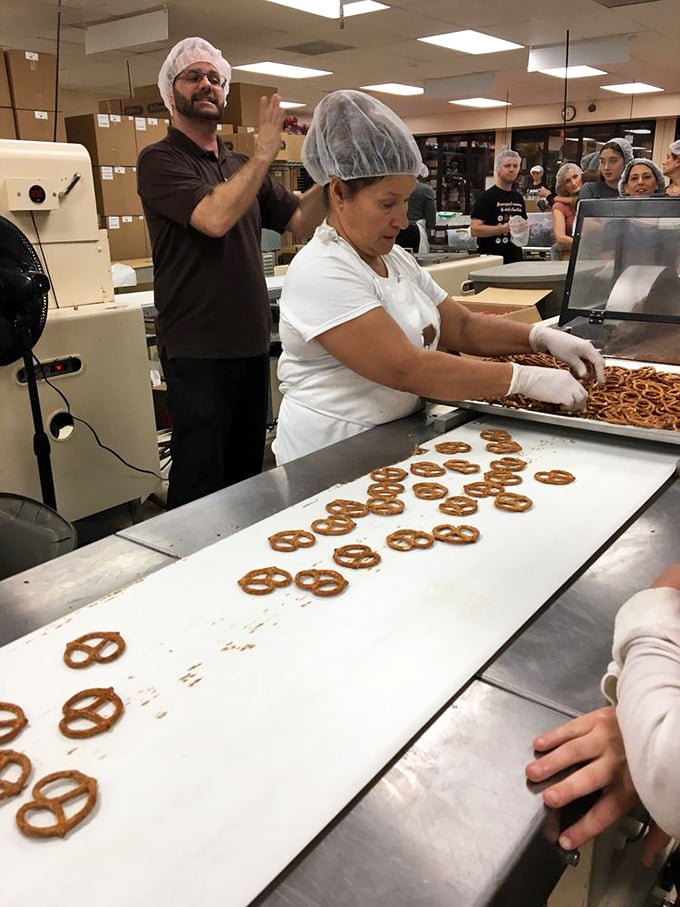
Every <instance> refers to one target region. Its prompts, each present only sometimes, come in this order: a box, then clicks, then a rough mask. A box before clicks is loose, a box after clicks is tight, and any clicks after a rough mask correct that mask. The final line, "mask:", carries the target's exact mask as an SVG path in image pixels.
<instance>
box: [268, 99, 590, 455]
mask: <svg viewBox="0 0 680 907" xmlns="http://www.w3.org/2000/svg"><path fill="white" fill-rule="evenodd" d="M513 154H514V152H513ZM302 161H303V164H304V166H305V168H306V169H307V171H308V172H309V174H310V175H311V177H312V178H313V179H314V180H315V181H316V182H318V183H321V184H323V185H324V187H325V191H326V193H327V196H328V200H329V202H328V207H329V213H328V217H327V220H326V222H325V223H323V224H322V225H321V226H320V227H319V228H318V229H317V231H316V233H315V234H314V237H313V239H312V240H311V241H310V242H309V243H307V245H306V246H305V247H304V248H303V249H302V250H301V251H300V252H298V254H297V255H296V256H295V258H294V259H293V261H292V263H291V265H290V267H289V269H288V273H287V275H286V280H285V283H284V287H283V292H282V295H281V300H280V321H279V331H280V336H281V342H282V346H283V352H282V354H281V357H280V359H279V380H280V382H281V391H282V393H283V401H282V403H281V409H280V411H279V420H278V428H277V436H276V440H275V443H274V445H273V449H274V452H275V454H276V459H277V462H278V463H279V464H281V463H286V462H288V461H289V460H292V459H295V458H296V457H301V456H304V455H305V454H308V453H311V452H313V451H315V450H318V449H319V448H321V447H325V446H327V445H329V444H333V443H335V442H336V441H340V440H342V439H344V438H348V437H350V436H352V435H355V434H358V433H359V432H361V431H364V430H365V429H367V428H371V427H373V426H375V425H381V424H383V423H385V422H390V421H392V420H395V419H400V418H402V417H403V416H407V415H409V414H410V413H413V412H415V411H416V410H417V409H418V408H419V407H420V406H421V401H420V397H421V396H424V397H433V398H436V399H440V400H457V399H465V398H468V397H475V398H477V399H479V398H481V397H488V396H492V395H494V394H507V393H519V392H520V388H523V390H522V391H521V392H523V393H526V394H528V395H529V396H531V397H535V398H536V399H542V400H546V399H548V400H552V401H553V402H556V403H558V404H560V405H561V406H563V407H565V408H566V409H578V408H579V407H582V406H583V405H584V402H585V399H586V392H585V390H584V388H583V386H582V385H581V384H580V383H579V382H578V381H576V380H575V379H574V378H573V377H572V376H571V375H570V374H569V373H568V372H567V371H563V370H561V369H542V368H533V367H526V366H525V367H522V366H519V367H518V366H517V365H514V364H511V363H501V362H484V361H482V360H478V359H467V358H463V357H460V356H452V355H450V354H449V353H447V352H442V351H440V350H460V351H463V352H468V353H472V354H474V355H480V356H481V355H498V354H501V353H510V352H527V351H529V350H535V351H538V350H542V351H546V350H549V351H551V352H552V353H553V354H554V355H556V356H557V357H558V358H560V359H562V360H564V361H565V362H568V363H569V364H570V366H571V367H572V368H573V369H574V370H575V371H576V372H577V373H578V374H580V375H585V374H586V373H587V371H588V369H589V368H593V369H594V370H595V371H596V373H597V374H598V376H599V379H600V381H602V380H603V367H602V359H601V357H600V355H599V353H597V352H596V350H595V349H594V347H593V346H592V345H591V344H590V343H588V342H586V341H583V340H579V339H578V338H575V337H572V336H570V335H568V334H563V333H561V332H559V331H555V330H552V329H551V328H547V327H546V326H545V325H542V324H540V323H538V324H535V325H533V326H532V327H531V328H530V327H529V326H528V325H525V324H521V323H519V322H515V321H509V320H506V319H503V318H489V317H488V316H485V315H481V314H472V313H470V312H469V311H468V310H467V309H466V308H464V307H463V306H462V305H459V304H458V303H457V302H455V301H454V300H453V299H452V298H451V297H450V296H449V295H448V294H447V293H446V291H445V290H442V289H441V287H439V286H437V284H436V283H435V282H434V281H433V280H432V278H431V277H430V276H429V274H428V273H427V272H426V271H424V270H423V269H422V268H421V267H420V266H419V265H418V264H417V262H416V261H415V260H414V258H413V256H411V255H409V254H408V253H407V252H405V251H404V250H403V249H401V248H400V247H399V246H396V245H395V242H394V241H395V238H396V236H397V234H398V232H399V230H402V229H403V228H404V227H405V226H406V223H407V218H406V209H407V203H408V199H409V197H410V195H411V193H412V191H413V187H414V184H415V177H416V175H417V174H419V173H421V172H422V167H423V165H422V161H421V158H420V152H419V151H418V147H417V145H416V144H415V141H414V139H413V136H412V135H411V133H410V132H409V130H408V128H407V127H406V125H405V124H404V123H403V122H402V121H401V120H400V119H399V118H398V117H397V115H396V114H395V113H393V111H391V110H390V109H389V108H388V107H386V106H385V105H384V104H383V103H382V102H380V101H378V100H377V99H375V98H372V97H370V96H369V95H366V94H363V93H362V92H359V91H335V92H332V93H331V94H329V95H327V96H326V97H325V98H324V99H323V100H322V101H321V102H320V104H319V105H318V106H317V108H316V110H315V111H314V117H313V119H312V123H311V125H310V128H309V132H308V134H307V137H306V139H305V143H304V146H303V150H302ZM501 163H502V162H501ZM512 163H513V164H514V165H515V166H516V162H515V161H514V160H513V161H512Z"/></svg>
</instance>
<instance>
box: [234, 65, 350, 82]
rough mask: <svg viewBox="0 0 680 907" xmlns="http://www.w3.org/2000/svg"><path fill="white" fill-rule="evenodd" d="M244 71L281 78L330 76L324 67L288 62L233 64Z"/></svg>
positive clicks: (235, 67) (330, 73)
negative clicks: (316, 67)
mask: <svg viewBox="0 0 680 907" xmlns="http://www.w3.org/2000/svg"><path fill="white" fill-rule="evenodd" d="M234 69H242V70H243V71H244V72H259V73H260V74H261V75H263V76H281V78H282V79H313V78H314V77H315V76H332V75H333V73H332V72H328V71H327V70H326V69H308V68H307V67H306V66H289V65H288V63H272V62H271V61H266V62H264V63H247V64H246V65H245V66H234Z"/></svg>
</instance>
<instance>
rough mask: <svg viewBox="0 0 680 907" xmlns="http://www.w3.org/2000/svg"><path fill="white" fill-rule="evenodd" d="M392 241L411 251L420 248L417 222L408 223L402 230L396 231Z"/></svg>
mask: <svg viewBox="0 0 680 907" xmlns="http://www.w3.org/2000/svg"><path fill="white" fill-rule="evenodd" d="M394 241H395V243H396V244H397V245H398V246H401V247H402V248H403V249H410V250H411V251H412V252H417V251H418V249H419V248H420V230H419V229H418V224H409V225H408V227H404V229H403V230H400V231H399V232H398V233H397V238H396V239H395V240H394Z"/></svg>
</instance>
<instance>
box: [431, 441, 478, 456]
mask: <svg viewBox="0 0 680 907" xmlns="http://www.w3.org/2000/svg"><path fill="white" fill-rule="evenodd" d="M434 449H435V450H436V451H437V453H442V454H457V453H470V451H471V450H472V445H471V444H468V443H467V441H440V442H439V444H435V445H434Z"/></svg>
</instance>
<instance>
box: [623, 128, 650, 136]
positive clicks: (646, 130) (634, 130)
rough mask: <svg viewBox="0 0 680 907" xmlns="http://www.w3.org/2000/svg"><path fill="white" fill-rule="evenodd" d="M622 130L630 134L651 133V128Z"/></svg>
mask: <svg viewBox="0 0 680 907" xmlns="http://www.w3.org/2000/svg"><path fill="white" fill-rule="evenodd" d="M623 131H624V132H630V133H631V134H632V135H651V134H652V130H651V129H624V130H623Z"/></svg>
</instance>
